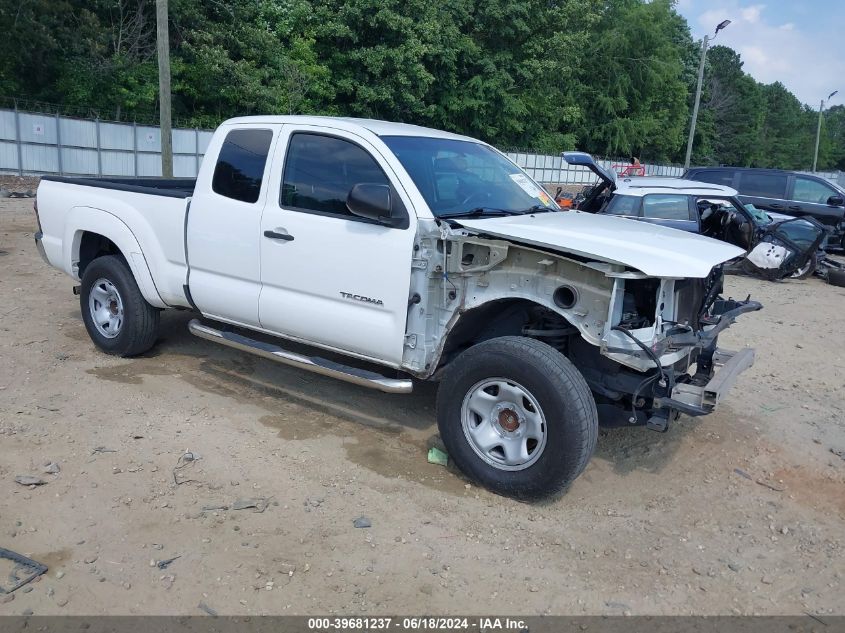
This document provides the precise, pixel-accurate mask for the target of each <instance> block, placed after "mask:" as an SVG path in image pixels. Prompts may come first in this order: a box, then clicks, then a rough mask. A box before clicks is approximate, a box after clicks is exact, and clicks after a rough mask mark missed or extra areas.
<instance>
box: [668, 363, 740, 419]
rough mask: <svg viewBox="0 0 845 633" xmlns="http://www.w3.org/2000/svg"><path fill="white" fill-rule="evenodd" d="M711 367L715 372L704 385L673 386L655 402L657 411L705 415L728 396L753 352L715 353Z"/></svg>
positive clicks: (684, 384)
mask: <svg viewBox="0 0 845 633" xmlns="http://www.w3.org/2000/svg"><path fill="white" fill-rule="evenodd" d="M713 364H714V365H715V366H717V367H719V366H721V369H719V370H718V371H716V373H715V374H714V375H713V377H712V378H711V379H710V380H709V381H708V382H707V384H706V385H703V386H699V385H694V384H690V383H677V384H676V385H675V386H674V387H673V388H672V392H671V394H670V396H669V397H668V398H660V399H659V401H658V400H657V399H656V400H655V404H656V405H658V406H660V407H661V408H670V409H675V410H677V411H680V412H681V413H685V414H687V415H692V416H696V415H707V414H708V413H712V411H713V410H714V409H715V408H716V405H718V404H719V402H721V401H722V399H723V398H724V397H725V396H726V395H727V394H728V392H729V391H730V389H731V387H733V385H734V383H735V382H736V380H737V378H739V375H740V374H741V373H742V372H744V371H745V370H746V369H748V368H749V367H751V366H752V365H753V364H754V350H753V349H750V348H746V349H743V350H740V351H738V352H732V351H729V350H722V349H717V350H716V352H715V353H714V354H713Z"/></svg>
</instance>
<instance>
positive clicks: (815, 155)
mask: <svg viewBox="0 0 845 633" xmlns="http://www.w3.org/2000/svg"><path fill="white" fill-rule="evenodd" d="M838 92H839V91H838V90H834V91H833V92H831V93H830V94H829V95H827V100H828V101H830V100H831V99H832V98H833V96H834V95H835V94H837V93H838ZM823 111H824V99H822V102H821V104H819V124H818V125H817V126H816V149H815V151H814V152H813V171H816V163H818V161H819V138H820V137H821V135H822V112H823Z"/></svg>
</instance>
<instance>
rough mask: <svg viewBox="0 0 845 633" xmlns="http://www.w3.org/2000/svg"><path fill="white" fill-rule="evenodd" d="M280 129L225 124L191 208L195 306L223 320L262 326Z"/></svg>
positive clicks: (190, 279) (190, 249)
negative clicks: (264, 217) (264, 232)
mask: <svg viewBox="0 0 845 633" xmlns="http://www.w3.org/2000/svg"><path fill="white" fill-rule="evenodd" d="M280 130H281V126H279V125H266V124H239V125H237V126H226V125H224V126H221V128H220V131H219V132H218V134H217V135H215V137H214V139H213V141H212V144H211V145H210V146H209V148H208V150H207V152H206V157H207V160H209V159H212V157H214V158H216V160H214V161H213V163H212V164H211V165H207V164H205V163H203V169H202V170H201V172H200V175H199V178H197V184H196V188H195V192H196V193H195V194H194V197H193V199H192V200H191V206H190V208H189V210H188V220H187V226H186V247H187V256H188V288H189V290H190V294H191V299H192V300H193V303H194V305H195V306H197V307H198V308H199V310H200V311H201V312H202V313H203V314H204V315H206V316H210V317H212V318H215V319H219V320H221V321H226V322H230V323H236V324H242V325H247V326H252V327H256V326H258V296H259V294H260V291H261V272H260V271H261V261H260V255H259V246H260V237H259V227H260V224H261V212H262V210H263V208H264V203H265V201H266V200H267V191H268V189H269V188H270V184H269V183H268V175H269V173H270V162H271V161H270V157H271V156H272V148H273V145H274V143H275V142H276V139H277V137H278V135H279V132H280Z"/></svg>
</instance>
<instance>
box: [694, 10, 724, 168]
mask: <svg viewBox="0 0 845 633" xmlns="http://www.w3.org/2000/svg"><path fill="white" fill-rule="evenodd" d="M730 23H731V21H730V20H722V21H721V22H719V24H717V25H716V33H715V34H714V35H713V37H710V36H708V35H705V36H704V39H703V40H702V41H701V61H700V62H699V64H698V83H697V84H696V87H695V103H694V104H693V106H692V121H691V122H690V126H689V138H688V139H687V155H686V157H685V158H684V169H689V162H690V158H691V157H692V139H693V137H695V124H696V122H697V121H698V105H699V103H701V84H702V83H704V60H705V59H706V58H707V45H708V44H709V43H710V42H712V41H713V40H715V39H716V36H717V35H718V34H719V31H721V30H722V29H723V28H725V27H726V26H727V25H728V24H730Z"/></svg>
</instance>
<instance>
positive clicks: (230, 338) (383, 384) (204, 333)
mask: <svg viewBox="0 0 845 633" xmlns="http://www.w3.org/2000/svg"><path fill="white" fill-rule="evenodd" d="M188 330H189V331H190V332H191V334H193V335H194V336H199V337H200V338H203V339H205V340H207V341H213V342H215V343H220V344H221V345H226V346H227V347H233V348H234V349H237V350H240V351H242V352H248V353H250V354H255V355H256V356H262V357H264V358H269V359H270V360H274V361H276V362H278V363H282V364H284V365H290V366H291V367H298V368H299V369H306V370H308V371H311V372H314V373H315V374H320V375H322V376H329V377H331V378H337V379H338V380H343V381H346V382H351V383H352V384H353V385H360V386H362V387H369V388H370V389H377V390H378V391H383V392H385V393H411V391H412V389H413V383H412V382H411V379H410V378H387V377H385V376H382V375H381V374H377V373H375V372H374V371H367V370H366V369H357V368H356V367H348V366H346V365H341V364H339V363H335V362H332V361H330V360H326V359H325V358H320V357H318V356H302V355H301V354H294V353H293V352H289V351H287V350H284V349H282V348H281V347H278V346H277V345H272V344H271V343H264V342H262V341H256V340H255V339H251V338H247V337H246V336H241V335H240V334H236V333H234V332H224V331H222V330H215V329H214V328H211V327H208V326H207V325H203V324H202V323H200V322H199V321H198V320H197V319H192V320H191V321H190V323H188Z"/></svg>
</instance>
